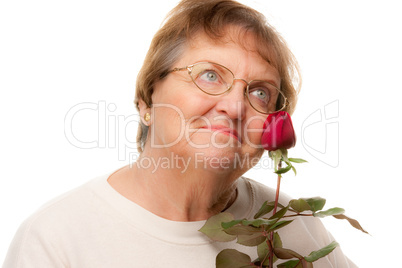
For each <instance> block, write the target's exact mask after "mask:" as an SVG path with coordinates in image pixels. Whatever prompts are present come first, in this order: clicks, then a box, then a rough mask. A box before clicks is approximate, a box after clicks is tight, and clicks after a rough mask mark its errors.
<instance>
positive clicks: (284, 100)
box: [165, 61, 289, 114]
mask: <svg viewBox="0 0 402 268" xmlns="http://www.w3.org/2000/svg"><path fill="white" fill-rule="evenodd" d="M205 63H207V64H215V65H218V66H220V67H222V68H224V69H226V70H228V71H229V72H230V73H231V74H232V76H233V81H232V83H231V84H230V86H229V87H228V88H227V89H226V90H225V91H223V92H221V93H210V92H207V91H205V90H204V89H202V88H201V87H200V86H199V85H198V84H197V83H196V82H195V81H194V78H193V76H192V75H191V74H192V68H193V67H194V66H195V65H198V64H205ZM184 70H187V71H188V75H189V76H190V77H191V80H192V81H193V83H194V85H196V86H197V87H198V89H200V90H201V91H202V92H204V93H205V94H208V95H210V96H219V95H223V94H225V93H226V92H229V91H230V90H231V89H232V87H233V85H234V82H235V81H236V80H241V81H243V82H244V83H246V84H247V88H246V90H245V92H244V94H245V95H246V97H247V100H248V103H249V104H250V105H251V107H252V108H253V109H254V110H255V111H257V112H259V113H262V114H271V113H270V112H261V111H259V110H257V109H256V108H255V107H254V105H253V104H252V103H251V100H250V98H249V86H250V84H251V83H253V82H256V81H260V82H265V83H268V84H270V85H272V86H273V87H274V88H275V89H276V90H277V91H278V92H279V93H280V95H281V96H282V97H283V105H282V107H281V108H280V109H279V110H275V111H274V112H272V113H276V112H279V111H282V110H284V109H285V108H286V107H287V106H288V105H289V102H288V98H286V96H285V94H284V93H283V92H282V91H281V90H280V89H279V88H277V87H276V86H275V85H273V84H272V83H270V82H268V81H264V80H259V79H255V80H251V81H250V82H247V81H246V80H244V79H243V78H236V77H235V75H234V73H233V72H232V71H231V70H230V69H229V68H228V67H226V66H223V65H222V64H219V63H216V62H211V61H202V62H196V63H193V64H190V65H187V66H185V67H181V68H178V67H176V68H173V69H172V70H170V71H167V72H166V74H165V75H168V74H170V73H172V72H177V71H184ZM277 101H278V99H277Z"/></svg>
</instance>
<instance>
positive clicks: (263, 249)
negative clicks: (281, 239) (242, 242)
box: [257, 241, 269, 266]
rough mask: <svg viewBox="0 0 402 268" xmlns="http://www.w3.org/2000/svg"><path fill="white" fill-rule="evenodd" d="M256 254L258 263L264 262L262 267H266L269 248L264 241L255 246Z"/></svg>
mask: <svg viewBox="0 0 402 268" xmlns="http://www.w3.org/2000/svg"><path fill="white" fill-rule="evenodd" d="M257 254H258V260H259V261H260V262H262V261H264V260H265V261H264V263H263V264H262V265H264V266H266V265H268V264H269V258H268V257H267V255H268V254H269V247H268V244H267V243H266V242H265V241H264V243H261V244H259V245H258V246H257Z"/></svg>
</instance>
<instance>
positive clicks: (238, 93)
mask: <svg viewBox="0 0 402 268" xmlns="http://www.w3.org/2000/svg"><path fill="white" fill-rule="evenodd" d="M242 82H245V81H244V80H243V79H236V80H235V81H234V82H233V85H232V87H231V88H230V90H229V91H227V92H226V93H225V94H223V95H220V96H219V101H218V103H217V104H216V109H217V110H218V111H219V112H223V113H226V114H227V115H228V116H229V117H230V118H231V119H234V120H235V119H238V120H241V119H244V116H245V109H246V103H245V102H246V101H247V100H246V95H245V91H246V87H247V82H245V83H242Z"/></svg>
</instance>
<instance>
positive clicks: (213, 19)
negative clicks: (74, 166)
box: [3, 0, 355, 268]
mask: <svg viewBox="0 0 402 268" xmlns="http://www.w3.org/2000/svg"><path fill="white" fill-rule="evenodd" d="M294 72H295V73H294ZM295 74H297V65H296V62H295V60H294V58H293V56H292V54H291V52H290V51H289V49H288V47H287V46H286V44H285V42H284V41H283V39H282V38H281V37H280V36H279V35H278V33H277V32H276V31H275V30H274V29H273V28H272V27H271V26H269V25H268V24H266V21H265V18H264V17H263V16H262V15H261V14H260V13H258V12H257V11H255V10H253V9H251V8H249V7H246V6H244V5H242V4H239V3H237V2H235V1H223V0H208V1H198V0H184V1H182V2H180V3H179V5H178V6H177V7H176V8H175V9H173V10H172V11H171V13H170V14H169V16H168V19H167V21H166V22H165V23H164V25H163V26H162V28H161V29H160V30H159V31H158V32H157V34H156V35H155V37H154V39H153V41H152V44H151V47H150V49H149V52H148V54H147V56H146V59H145V62H144V65H143V67H142V69H141V71H140V74H139V76H138V79H137V89H136V99H135V103H136V105H137V108H138V110H139V114H140V116H141V121H142V122H141V124H140V128H139V135H138V143H139V148H138V149H139V151H140V152H141V154H140V157H139V159H138V161H137V162H136V163H134V164H132V165H129V166H126V167H123V168H121V169H119V170H117V171H115V172H113V173H112V174H108V175H105V176H101V177H98V178H96V179H94V180H91V181H90V182H88V183H87V184H85V185H83V186H81V187H79V188H77V189H76V190H73V191H71V192H69V193H67V194H65V195H63V196H62V197H60V198H58V199H56V200H53V201H51V202H50V203H48V204H47V205H46V206H44V207H43V208H41V209H40V210H39V211H38V212H36V213H35V214H34V215H33V216H31V217H30V218H29V219H28V220H26V221H25V222H24V223H23V224H22V226H21V227H20V229H19V231H18V232H17V234H16V236H15V238H14V240H13V242H12V245H11V247H10V250H9V253H8V255H7V258H6V261H5V263H4V266H3V267H5V268H15V267H40V268H46V267H97V268H100V267H113V268H115V267H119V268H124V267H157V266H163V267H202V268H205V267H214V266H215V257H216V255H217V254H218V253H219V252H220V251H221V250H222V249H224V248H237V249H239V250H241V251H243V252H247V253H248V254H250V255H251V256H254V257H255V254H256V253H255V249H254V248H247V247H243V246H241V245H239V244H235V243H219V242H213V241H210V240H209V239H208V238H207V237H206V236H204V235H203V234H202V233H200V232H199V231H198V230H199V229H200V228H201V227H202V226H203V224H204V223H205V220H206V219H208V218H209V217H211V216H213V215H215V214H217V213H219V212H221V211H228V212H231V213H233V214H234V215H235V217H236V218H250V217H251V216H252V215H253V214H254V213H255V212H256V211H257V210H258V208H259V206H260V205H261V204H262V202H263V201H264V200H267V199H273V198H274V192H273V190H272V189H269V188H267V187H266V186H263V185H261V184H258V183H257V182H254V181H252V180H250V179H246V178H243V177H242V174H244V173H245V172H246V171H247V170H249V169H250V168H251V167H252V166H253V165H255V164H256V163H257V161H258V159H260V157H261V155H262V153H263V149H262V148H261V146H260V139H261V129H262V125H263V123H264V121H265V119H266V117H267V115H268V114H269V113H272V112H275V111H277V110H286V111H288V112H293V110H294V108H295V104H296V90H295V88H294V85H293V83H292V79H294V77H295ZM150 163H158V165H157V166H155V165H154V166H151V167H150ZM282 201H283V202H284V203H285V202H286V200H282ZM281 232H282V234H281V237H282V240H283V243H284V244H285V245H287V246H288V247H289V248H292V249H294V250H296V251H299V253H301V254H309V253H310V252H311V251H313V250H316V249H318V248H321V247H323V246H325V245H327V244H328V243H330V242H331V241H332V239H331V236H330V235H329V234H328V233H327V231H326V230H325V228H324V227H323V226H322V224H321V222H320V221H319V220H317V219H298V220H296V221H295V222H293V223H292V225H291V228H287V229H286V228H285V229H283V230H282V231H281ZM315 266H316V267H342V268H346V267H355V266H354V265H353V263H351V262H350V261H349V260H348V259H347V258H346V257H345V256H344V255H343V254H342V252H341V251H340V249H336V250H335V251H334V252H333V253H331V254H330V255H329V256H327V257H325V258H323V259H320V260H319V261H318V262H317V263H316V264H315Z"/></svg>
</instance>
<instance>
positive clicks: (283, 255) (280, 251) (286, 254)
mask: <svg viewBox="0 0 402 268" xmlns="http://www.w3.org/2000/svg"><path fill="white" fill-rule="evenodd" d="M274 254H275V256H276V257H278V258H279V259H282V260H288V259H293V258H298V259H302V258H303V256H302V255H300V254H299V253H297V252H295V251H293V250H291V249H288V248H274Z"/></svg>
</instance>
